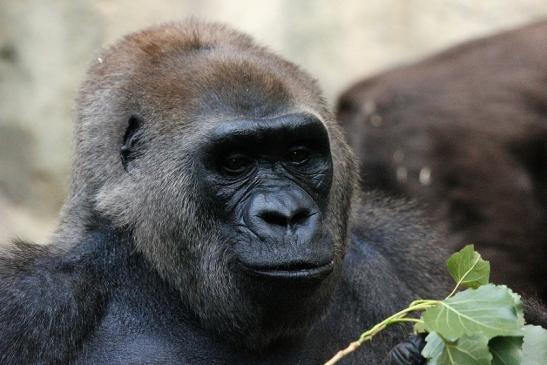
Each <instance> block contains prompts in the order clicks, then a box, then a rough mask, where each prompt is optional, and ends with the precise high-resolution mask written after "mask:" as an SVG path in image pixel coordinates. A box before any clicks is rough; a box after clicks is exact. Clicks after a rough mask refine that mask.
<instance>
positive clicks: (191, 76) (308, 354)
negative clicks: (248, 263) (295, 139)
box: [0, 21, 449, 364]
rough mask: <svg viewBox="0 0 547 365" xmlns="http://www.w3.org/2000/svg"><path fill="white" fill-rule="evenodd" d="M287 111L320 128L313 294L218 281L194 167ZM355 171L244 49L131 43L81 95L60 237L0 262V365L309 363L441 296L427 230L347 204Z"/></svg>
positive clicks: (298, 98) (373, 200)
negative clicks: (230, 138) (322, 274)
mask: <svg viewBox="0 0 547 365" xmlns="http://www.w3.org/2000/svg"><path fill="white" fill-rule="evenodd" d="M294 110H305V111H306V112H312V113H314V114H315V115H316V116H317V117H318V118H319V119H320V120H321V121H322V122H323V123H324V125H325V126H326V128H327V129H328V133H329V136H330V144H331V154H332V160H333V166H334V176H333V184H332V188H331V191H330V194H329V195H328V204H327V207H328V212H327V215H326V220H325V222H326V223H325V224H326V226H325V228H324V229H326V230H327V231H328V233H329V234H330V235H331V236H332V237H333V238H334V240H335V247H336V253H335V260H334V262H335V266H336V267H335V270H334V272H333V273H332V274H331V275H330V276H329V277H328V278H327V279H324V280H323V281H322V282H321V284H320V285H319V286H315V287H313V288H315V289H313V290H310V287H307V286H303V287H301V288H296V287H293V286H292V284H291V285H286V284H285V283H283V284H284V285H281V286H280V285H275V284H268V285H264V286H263V287H259V286H257V285H250V284H248V281H249V280H250V279H248V278H245V277H242V276H241V275H238V274H237V271H233V270H231V268H230V267H229V265H230V264H231V263H232V260H231V257H230V255H231V254H232V253H231V251H230V250H229V249H228V248H227V244H226V242H225V241H222V240H221V233H220V231H219V222H217V221H216V220H215V219H214V216H213V215H214V214H215V213H214V212H215V211H216V210H218V208H219V207H217V206H215V204H214V203H211V199H212V198H211V196H209V195H205V196H204V194H203V191H202V190H200V189H201V188H200V187H201V184H202V180H203V176H202V175H200V174H201V173H202V171H201V170H200V169H199V164H198V163H197V160H198V158H197V154H196V146H197V145H200V144H204V143H205V144H207V142H208V141H207V140H206V139H205V140H204V135H205V134H204V130H205V129H206V128H207V127H209V126H211V125H216V124H217V123H221V122H222V121H224V120H229V119H234V118H261V117H266V116H272V115H279V114H286V113H287V112H294ZM134 115H139V116H140V117H141V118H142V119H141V122H142V123H141V122H137V121H136V120H135V118H134ZM128 120H129V121H130V122H129V126H128ZM141 128H142V129H141ZM137 147H138V148H137ZM133 148H137V150H138V153H137V154H133V153H130V152H131V151H133ZM120 151H121V152H120ZM354 171H355V165H354V162H353V158H352V155H351V152H350V150H349V148H348V147H347V145H346V144H345V142H344V140H343V138H342V136H341V132H340V130H339V127H337V124H336V123H335V122H334V119H333V117H332V115H331V113H330V112H329V111H328V110H327V108H326V107H325V106H324V102H323V99H322V97H321V94H320V92H319V90H318V88H317V86H316V85H315V82H314V81H313V80H312V79H311V78H309V76H307V75H306V74H304V73H303V72H302V71H300V70H299V69H298V68H296V67H295V66H294V65H292V64H290V63H288V62H286V61H283V60H282V59H280V58H278V57H276V56H275V55H272V54H271V53H269V52H268V51H267V50H265V49H263V48H260V47H257V46H255V45H254V44H253V43H252V42H251V40H250V39H249V38H247V37H246V36H244V35H241V34H239V33H236V32H234V31H232V30H230V29H227V28H225V27H223V26H220V25H217V24H205V23H199V22H195V21H191V22H187V23H183V24H171V25H165V26H161V27H157V28H152V29H149V30H146V31H144V32H141V33H137V34H133V35H130V36H128V37H127V38H125V39H124V40H122V41H121V42H120V43H118V44H117V45H115V46H114V47H112V48H110V49H109V50H107V51H105V52H104V53H103V54H102V55H101V57H100V59H99V60H98V61H97V62H96V63H95V64H94V65H93V66H92V68H91V70H90V73H89V75H88V80H87V81H86V82H85V83H84V86H83V88H82V92H81V96H80V99H79V111H78V122H77V125H76V159H75V162H74V175H73V184H72V190H71V193H70V195H69V197H68V200H67V202H66V205H65V207H64V210H63V213H62V216H61V223H60V226H59V229H58V231H57V232H56V234H55V235H54V236H53V238H52V240H51V242H50V244H49V245H47V246H37V245H32V244H27V243H22V242H18V243H15V244H14V245H13V246H11V247H10V248H9V249H8V250H7V251H6V252H4V253H3V254H2V256H1V258H0V260H1V261H0V328H2V334H1V335H0V363H2V364H28V363H40V364H59V363H62V364H67V363H78V364H104V363H109V364H131V363H138V364H175V363H176V364H181V363H184V364H186V363H192V364H296V363H298V364H318V363H321V362H323V361H325V360H326V359H327V358H329V357H330V356H332V355H333V354H334V353H335V352H336V351H337V350H338V349H340V348H341V347H343V346H344V345H346V344H347V343H348V342H349V341H350V340H352V339H355V338H356V337H357V336H358V335H359V334H360V332H361V331H362V330H363V329H365V328H368V327H369V326H371V325H373V324H374V323H376V322H378V321H380V320H382V319H383V318H385V317H386V316H388V315H390V314H392V313H393V312H395V311H397V310H399V309H401V308H402V307H404V306H406V305H407V304H408V303H409V302H410V301H411V300H412V299H414V298H417V297H442V296H443V295H446V293H447V292H448V290H449V289H448V285H447V281H446V275H443V272H444V262H443V261H444V259H445V258H446V255H445V253H444V252H443V251H442V250H438V249H437V248H434V247H435V246H434V245H433V241H434V240H435V239H436V238H435V236H434V235H433V234H432V233H431V232H430V230H429V229H428V228H426V227H427V225H426V224H424V222H422V221H421V219H420V218H419V217H418V216H417V215H416V214H415V213H414V209H413V208H412V207H410V206H407V205H400V204H399V203H396V202H392V201H390V200H387V199H383V198H378V197H375V196H373V195H371V194H367V195H364V196H363V199H362V201H363V202H362V203H359V199H358V197H357V194H354V192H353V190H354V186H355V179H356V176H355V173H354ZM352 211H355V212H356V213H355V215H353V218H351V220H350V215H351V214H352ZM352 222H353V223H354V224H353V227H352V225H351V224H350V223H352ZM249 288H251V289H255V290H259V291H261V292H266V293H267V292H268V291H269V292H270V294H271V297H267V296H266V301H265V302H260V304H257V302H256V301H253V300H252V299H251V298H252V295H253V294H255V293H254V292H249ZM303 304H304V306H303ZM308 305H309V307H308ZM308 309H309V310H308ZM405 336H406V334H405V330H404V329H402V328H393V329H391V330H389V331H386V333H383V334H382V335H381V336H379V337H378V339H376V340H375V341H374V342H373V343H372V344H370V345H367V346H364V347H363V349H362V350H360V351H358V352H357V353H355V354H354V355H352V356H350V357H349V358H348V360H347V361H346V362H345V363H346V364H349V363H355V364H357V363H359V364H362V363H367V364H379V363H381V361H382V360H383V359H384V358H385V356H386V354H387V353H388V351H389V350H390V349H391V348H392V347H393V346H394V345H396V344H397V343H398V342H400V341H402V340H404V339H405Z"/></svg>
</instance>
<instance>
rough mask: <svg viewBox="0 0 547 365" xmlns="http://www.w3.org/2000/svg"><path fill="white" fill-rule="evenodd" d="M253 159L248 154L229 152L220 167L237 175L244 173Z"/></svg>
mask: <svg viewBox="0 0 547 365" xmlns="http://www.w3.org/2000/svg"><path fill="white" fill-rule="evenodd" d="M252 163H253V160H252V159H251V158H249V157H248V156H245V155H242V154H239V153H236V154H231V155H230V156H228V157H227V158H225V159H224V160H223V161H222V163H221V166H222V169H223V170H224V171H225V172H227V173H229V174H231V175H237V174H242V173H244V172H245V171H246V170H247V169H248V168H249V167H251V165H252Z"/></svg>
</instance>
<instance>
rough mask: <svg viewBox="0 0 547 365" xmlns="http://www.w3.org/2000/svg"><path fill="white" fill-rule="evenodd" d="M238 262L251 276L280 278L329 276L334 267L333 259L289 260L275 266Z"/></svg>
mask: <svg viewBox="0 0 547 365" xmlns="http://www.w3.org/2000/svg"><path fill="white" fill-rule="evenodd" d="M240 264H241V267H242V268H243V269H244V270H245V271H246V272H247V273H249V274H251V275H253V276H258V277H262V278H270V279H281V280H321V279H324V278H326V277H327V276H329V274H330V273H331V272H332V270H333V269H334V261H330V262H328V263H326V264H319V265H318V264H312V263H309V262H291V263H287V264H279V265H275V266H251V265H246V264H243V263H241V262H240Z"/></svg>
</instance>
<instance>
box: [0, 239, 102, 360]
mask: <svg viewBox="0 0 547 365" xmlns="http://www.w3.org/2000/svg"><path fill="white" fill-rule="evenodd" d="M57 250H58V249H57V248H56V246H55V245H37V244H33V243H28V242H24V241H21V240H16V241H14V242H13V243H12V244H11V245H9V246H7V247H4V248H3V249H2V250H1V251H0V328H1V329H2V334H1V335H0V363H2V364H16V363H18V364H21V363H35V362H42V361H43V363H62V362H64V361H67V360H69V359H66V354H67V353H70V350H72V349H74V348H77V347H78V346H80V344H81V341H82V339H83V338H84V337H85V335H86V334H87V333H89V331H90V330H91V329H92V328H93V327H94V326H95V321H96V320H97V314H100V313H101V310H100V308H101V306H102V305H103V299H104V295H103V292H102V290H101V289H100V288H99V287H98V286H97V284H95V283H96V280H95V279H96V277H95V275H94V273H92V272H89V271H88V270H87V265H85V263H84V262H82V257H83V256H80V255H75V256H72V257H71V256H70V254H68V255H66V254H62V253H61V252H57ZM59 251H60V250H59Z"/></svg>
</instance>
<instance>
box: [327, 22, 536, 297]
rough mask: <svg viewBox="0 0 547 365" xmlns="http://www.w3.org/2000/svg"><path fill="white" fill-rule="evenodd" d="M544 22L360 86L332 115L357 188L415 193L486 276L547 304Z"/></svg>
mask: <svg viewBox="0 0 547 365" xmlns="http://www.w3.org/2000/svg"><path fill="white" fill-rule="evenodd" d="M545 44H547V21H543V22H540V23H536V24H533V25H529V26H526V27H524V28H521V29H518V30H513V31H509V32H506V33H502V34H498V35H495V36H490V37H487V38H484V39H479V40H475V41H472V42H469V43H465V44H463V45H460V46H457V47H455V48H452V49H450V50H448V51H445V52H443V53H441V54H439V55H436V56H434V57H432V58H429V59H426V60H424V61H421V62H418V63H416V64H412V65H408V66H405V67H400V68H398V69H394V70H392V71H389V72H386V73H384V74H381V75H378V76H375V77H371V78H369V79H366V80H363V81H361V82H358V83H357V84H355V85H354V86H352V87H351V88H350V89H349V90H347V91H346V92H345V93H343V95H342V96H341V97H340V98H339V101H338V108H337V116H338V118H339V120H340V122H341V123H342V125H343V126H344V128H345V130H346V132H347V135H348V137H349V139H350V144H351V145H352V146H353V147H354V149H355V151H356V153H357V155H358V156H359V157H360V158H361V161H360V175H361V181H362V185H363V188H364V189H365V190H380V191H383V192H384V193H386V194H388V195H391V196H403V197H406V198H412V199H415V200H417V201H418V203H419V204H420V205H421V206H423V207H424V208H425V210H426V212H427V214H428V215H429V216H430V218H433V221H434V222H437V223H439V224H441V225H442V229H443V230H445V231H446V232H447V233H448V240H447V241H446V243H443V244H444V245H445V246H446V247H448V248H449V249H450V250H456V249H459V248H460V247H461V246H463V245H464V244H467V243H475V244H476V245H477V248H478V250H479V251H481V252H482V253H483V256H485V257H486V258H487V259H489V260H490V261H491V263H492V272H493V278H494V280H495V281H498V282H503V283H507V284H508V285H509V286H511V287H513V288H514V289H519V290H520V291H522V292H525V293H529V294H533V295H539V296H541V297H542V298H543V300H547V281H546V280H545V278H546V277H547V266H545V265H544V262H545V259H546V258H547V230H546V228H545V227H546V225H547V47H545Z"/></svg>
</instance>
